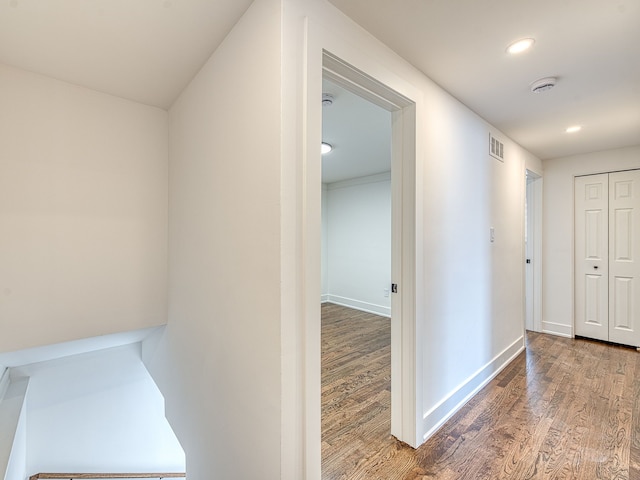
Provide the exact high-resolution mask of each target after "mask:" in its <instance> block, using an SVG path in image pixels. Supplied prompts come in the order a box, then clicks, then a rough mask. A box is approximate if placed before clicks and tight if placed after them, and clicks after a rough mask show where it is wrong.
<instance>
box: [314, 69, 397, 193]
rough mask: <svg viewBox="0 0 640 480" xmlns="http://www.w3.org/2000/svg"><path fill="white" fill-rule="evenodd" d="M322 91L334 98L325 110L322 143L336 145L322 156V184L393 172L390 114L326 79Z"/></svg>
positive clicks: (323, 112) (323, 108)
mask: <svg viewBox="0 0 640 480" xmlns="http://www.w3.org/2000/svg"><path fill="white" fill-rule="evenodd" d="M322 91H323V93H327V94H330V95H332V96H333V104H332V105H331V106H326V107H322V141H324V142H327V143H329V144H330V145H331V146H333V150H332V151H331V152H330V153H327V154H325V155H322V182H323V183H333V182H338V181H340V180H347V179H349V178H356V177H362V176H365V175H375V174H377V173H382V172H388V171H390V170H391V113H390V112H388V111H386V110H384V109H383V108H381V107H378V106H377V105H374V104H373V103H371V102H369V101H367V100H364V99H363V98H361V97H359V96H357V95H355V94H353V93H351V92H349V91H347V90H345V89H344V88H342V87H339V86H338V85H336V84H334V83H331V82H330V81H329V80H327V79H323V81H322Z"/></svg>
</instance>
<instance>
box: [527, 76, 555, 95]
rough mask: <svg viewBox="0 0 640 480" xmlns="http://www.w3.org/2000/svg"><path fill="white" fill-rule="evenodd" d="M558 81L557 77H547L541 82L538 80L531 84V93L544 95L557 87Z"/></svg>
mask: <svg viewBox="0 0 640 480" xmlns="http://www.w3.org/2000/svg"><path fill="white" fill-rule="evenodd" d="M557 82H558V79H557V78H556V77H545V78H541V79H539V80H536V81H535V82H533V83H532V84H531V91H532V92H533V93H542V92H546V91H547V90H551V89H552V88H553V87H555V86H556V83H557Z"/></svg>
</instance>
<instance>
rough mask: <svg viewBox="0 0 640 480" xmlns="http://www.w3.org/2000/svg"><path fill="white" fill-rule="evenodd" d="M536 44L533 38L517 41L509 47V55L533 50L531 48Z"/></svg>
mask: <svg viewBox="0 0 640 480" xmlns="http://www.w3.org/2000/svg"><path fill="white" fill-rule="evenodd" d="M534 43H535V40H534V39H533V38H523V39H521V40H516V41H515V42H513V43H512V44H510V45H509V46H508V47H507V53H510V54H512V55H513V54H515V53H521V52H524V51H525V50H527V49H529V48H531V46H532V45H533V44H534Z"/></svg>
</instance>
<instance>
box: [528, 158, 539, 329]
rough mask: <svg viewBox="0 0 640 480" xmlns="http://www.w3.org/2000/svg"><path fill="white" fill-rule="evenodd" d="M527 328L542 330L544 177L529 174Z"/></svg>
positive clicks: (530, 172) (532, 173) (529, 171)
mask: <svg viewBox="0 0 640 480" xmlns="http://www.w3.org/2000/svg"><path fill="white" fill-rule="evenodd" d="M525 181H526V189H525V191H526V195H525V205H524V218H525V225H524V248H525V282H524V284H525V329H526V330H530V331H533V332H540V331H542V301H541V292H542V268H541V264H542V238H541V231H542V177H541V176H540V175H538V174H537V173H535V172H532V171H531V170H526V172H525Z"/></svg>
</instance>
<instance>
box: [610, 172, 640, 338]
mask: <svg viewBox="0 0 640 480" xmlns="http://www.w3.org/2000/svg"><path fill="white" fill-rule="evenodd" d="M609 240H610V241H609V340H610V341H612V342H616V343H622V344H625V345H634V346H640V308H639V307H640V305H639V303H640V170H633V171H628V172H616V173H610V174H609Z"/></svg>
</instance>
